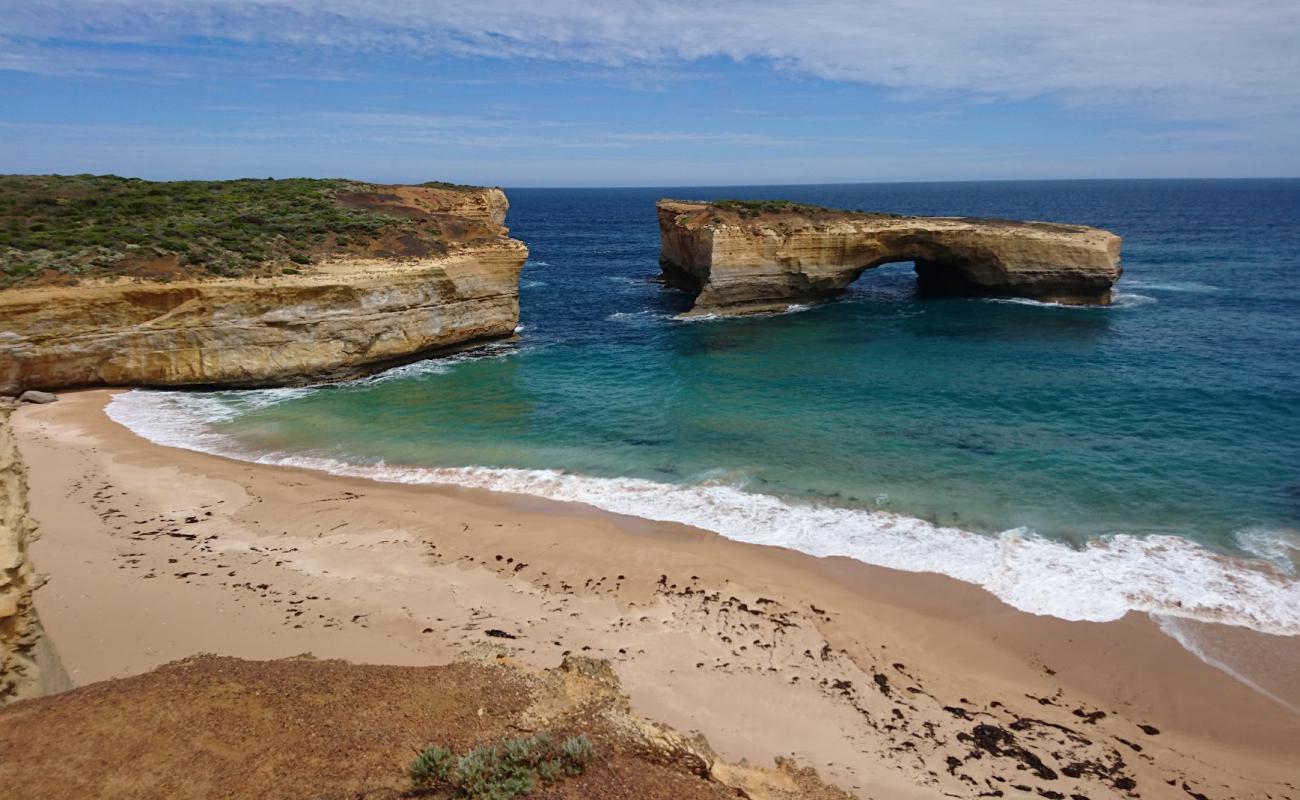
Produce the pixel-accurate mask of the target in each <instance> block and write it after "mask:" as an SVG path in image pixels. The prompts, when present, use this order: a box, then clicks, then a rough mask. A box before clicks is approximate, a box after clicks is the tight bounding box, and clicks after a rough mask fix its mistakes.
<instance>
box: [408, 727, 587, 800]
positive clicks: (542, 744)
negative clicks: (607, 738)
mask: <svg viewBox="0 0 1300 800" xmlns="http://www.w3.org/2000/svg"><path fill="white" fill-rule="evenodd" d="M594 754H595V748H594V747H593V746H592V743H591V740H590V739H588V738H587V736H586V734H581V735H579V736H572V737H569V738H567V739H565V740H564V741H563V742H561V743H559V744H557V743H556V742H555V740H554V739H552V738H551V736H550V734H548V733H545V732H543V733H539V734H536V735H534V736H522V737H519V738H516V739H510V740H508V741H506V742H502V743H501V744H490V745H479V746H478V747H475V748H474V749H473V750H470V751H469V752H468V753H466V754H465V755H463V756H461V757H460V758H456V756H455V755H454V754H453V753H452V752H451V751H450V750H448V749H447V748H445V747H441V746H438V745H433V746H431V747H429V748H427V749H425V750H423V751H421V752H420V753H419V754H418V755H417V756H416V758H415V760H414V761H412V762H411V766H410V768H409V769H408V774H409V775H410V778H411V785H412V786H413V787H414V788H415V789H446V790H450V791H451V792H452V793H453V794H454V796H456V797H464V798H470V800H511V798H514V797H520V796H522V795H526V794H529V793H530V792H532V791H533V789H534V788H535V787H536V786H537V785H538V784H539V783H541V784H551V783H555V782H556V781H559V780H560V779H562V778H563V777H565V776H569V777H576V776H578V775H581V774H582V773H583V772H584V771H585V770H586V768H587V764H588V763H589V762H590V761H591V759H592V757H593V755H594Z"/></svg>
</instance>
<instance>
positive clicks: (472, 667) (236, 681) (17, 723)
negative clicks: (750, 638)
mask: <svg viewBox="0 0 1300 800" xmlns="http://www.w3.org/2000/svg"><path fill="white" fill-rule="evenodd" d="M538 731H548V732H550V733H552V734H553V735H556V736H569V735H573V734H578V733H585V734H586V735H587V736H588V737H590V739H591V740H592V741H593V743H594V751H595V755H594V758H593V761H592V762H591V764H590V765H589V766H588V768H587V770H586V771H585V773H583V774H582V775H581V776H578V777H574V778H568V779H564V780H561V781H560V782H558V783H556V784H553V785H551V786H549V787H544V788H539V789H538V790H536V791H534V792H533V793H532V794H531V795H529V796H530V797H534V798H664V800H667V799H668V798H675V799H680V800H691V799H692V798H701V799H703V798H728V797H736V796H737V795H738V794H740V795H741V796H748V797H753V798H771V800H783V799H785V798H809V799H810V800H813V799H816V800H822V799H823V798H824V799H825V800H832V799H835V800H838V799H839V798H846V797H848V796H847V795H845V794H843V793H842V792H840V791H838V790H836V789H832V788H828V787H826V786H825V785H824V784H822V783H821V781H820V780H819V779H817V778H816V776H815V774H814V773H812V772H811V770H808V771H802V772H801V771H799V770H797V769H795V768H794V767H793V765H792V764H789V763H786V762H783V763H781V764H779V765H778V767H777V769H775V770H759V769H752V768H748V767H737V766H733V765H728V764H724V763H721V762H719V761H718V760H717V759H716V757H714V756H713V754H712V751H711V750H709V748H708V745H707V744H706V743H705V742H704V741H703V740H702V739H699V738H694V737H683V736H681V735H679V734H677V733H675V732H673V731H671V730H668V729H665V728H661V727H656V726H653V725H651V724H649V723H647V722H645V721H644V720H641V719H640V718H638V717H636V716H634V715H633V714H631V712H630V709H629V706H628V703H627V700H626V698H625V696H624V695H623V694H622V692H621V690H620V688H619V686H618V680H617V678H616V677H615V676H614V673H613V672H612V670H611V669H610V667H609V665H608V663H607V662H602V661H593V660H589V659H580V658H574V659H566V660H565V662H564V664H563V665H561V666H560V667H559V668H557V669H553V670H548V671H546V672H542V673H530V672H526V671H523V670H520V669H517V668H515V667H513V666H511V665H510V664H508V663H507V662H506V661H505V660H504V659H503V658H500V657H493V656H492V655H490V654H484V655H482V656H481V657H480V658H478V659H476V660H466V661H463V662H461V663H456V664H451V665H447V666H436V667H395V666H370V665H354V664H349V663H346V662H343V661H317V660H314V659H311V658H302V659H290V660H282V661H262V662H258V661H243V660H240V659H235V658H224V657H215V656H196V657H195V658H192V659H187V660H185V661H181V662H177V663H174V664H169V665H167V666H164V667H161V668H159V669H157V670H155V671H153V672H150V673H147V674H144V675H139V676H135V677H131V678H125V679H121V680H112V681H104V682H100V683H95V684H91V685H89V686H85V687H82V688H80V689H77V690H75V691H71V692H67V693H64V694H60V695H54V696H49V697H45V698H40V699H36V700H28V701H23V702H20V703H17V704H15V705H13V706H10V707H8V708H5V709H4V710H2V711H0V796H2V797H4V798H6V800H7V799H8V798H92V797H93V798H104V799H105V800H111V798H132V799H133V800H148V798H168V799H169V800H183V799H184V798H216V797H228V798H242V797H256V798H263V797H277V798H392V797H402V796H424V797H445V796H448V794H447V793H446V792H442V793H437V792H433V793H428V794H410V793H409V792H408V790H409V787H410V782H409V780H408V779H407V777H406V774H405V770H406V767H407V765H408V764H409V763H410V762H411V759H412V757H413V755H414V753H415V751H417V750H419V749H421V748H423V747H426V746H428V745H429V744H431V743H435V742H436V743H438V744H441V745H444V746H446V747H449V748H450V749H452V750H453V751H455V752H457V753H464V752H466V751H468V750H469V749H470V748H472V747H474V746H476V745H479V744H485V743H495V742H501V741H504V740H507V739H511V738H514V737H518V736H521V735H525V734H532V733H535V732H538Z"/></svg>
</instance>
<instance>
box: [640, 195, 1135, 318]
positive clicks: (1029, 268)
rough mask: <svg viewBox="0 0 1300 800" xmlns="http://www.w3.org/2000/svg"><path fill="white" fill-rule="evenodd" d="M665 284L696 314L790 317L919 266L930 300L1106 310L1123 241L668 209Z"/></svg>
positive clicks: (725, 205)
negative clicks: (687, 297)
mask: <svg viewBox="0 0 1300 800" xmlns="http://www.w3.org/2000/svg"><path fill="white" fill-rule="evenodd" d="M658 211H659V233H660V239H661V248H662V249H661V251H660V257H659V263H660V266H661V268H662V270H663V278H664V281H665V282H666V283H669V284H671V285H675V286H678V287H680V288H683V289H685V290H687V291H690V292H693V293H695V294H696V295H697V296H696V300H695V305H694V307H693V308H692V309H691V310H690V312H688V314H692V315H699V314H713V313H719V314H745V313H755V312H764V311H780V310H784V309H786V308H788V307H789V306H790V305H792V304H796V303H807V302H818V301H822V300H826V299H830V298H832V297H834V296H835V295H837V294H838V293H840V292H841V291H843V290H844V289H845V288H846V287H847V286H848V285H849V284H851V283H853V281H855V280H857V279H858V276H860V275H861V274H862V273H863V272H864V271H865V270H868V269H871V268H873V267H878V266H880V265H881V264H887V263H891V262H899V261H912V262H915V264H916V274H917V282H918V287H919V289H920V290H921V291H922V292H923V293H927V294H943V295H953V294H955V295H975V296H993V297H1025V298H1032V299H1034V300H1041V301H1046V302H1056V303H1066V304H1071V305H1106V304H1108V303H1109V302H1110V296H1111V287H1112V286H1113V285H1114V283H1115V281H1117V280H1118V279H1119V277H1120V274H1121V270H1120V266H1119V253H1120V237H1118V236H1116V235H1115V234H1113V233H1110V232H1109V231H1104V230H1100V229H1098V228H1090V227H1087V226H1083V225H1060V224H1054V223H1046V222H1015V221H1010V220H987V219H968V218H964V217H905V216H898V215H892V214H868V213H863V212H850V211H833V210H829V209H823V208H817V207H814V206H803V205H797V204H794V203H783V202H754V203H748V202H738V201H723V202H719V203H714V204H710V203H694V202H681V201H675V200H661V201H660V202H659V204H658Z"/></svg>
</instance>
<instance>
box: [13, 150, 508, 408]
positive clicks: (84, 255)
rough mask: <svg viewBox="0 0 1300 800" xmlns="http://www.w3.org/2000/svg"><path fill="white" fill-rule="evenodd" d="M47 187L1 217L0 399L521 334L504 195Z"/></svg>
mask: <svg viewBox="0 0 1300 800" xmlns="http://www.w3.org/2000/svg"><path fill="white" fill-rule="evenodd" d="M18 177H19V176H14V177H11V178H9V179H8V180H10V181H13V180H15V179H17V178H18ZM23 180H26V181H29V182H31V181H37V180H46V181H48V180H49V179H38V178H30V179H28V178H24V179H23ZM54 180H55V181H56V182H55V183H53V184H49V183H48V182H47V183H44V184H40V185H36V186H34V187H33V186H28V185H27V184H20V188H22V190H23V191H22V192H11V197H14V196H16V197H18V199H17V200H10V202H9V203H8V207H7V208H0V211H3V212H4V215H5V216H6V217H8V218H9V219H10V220H11V224H10V228H9V229H10V232H11V234H10V235H11V241H10V242H9V248H8V249H7V250H6V249H5V248H0V259H3V260H4V262H5V264H4V265H5V267H6V275H5V277H6V279H7V280H6V283H7V284H8V288H4V289H0V394H17V393H18V392H21V391H23V390H25V389H58V388H67V387H80V386H97V385H110V386H111V385H148V386H184V385H199V386H202V385H208V386H212V385H221V386H268V385H278V384H291V383H301V382H306V381H312V380H321V379H329V378H339V377H346V376H348V375H352V374H356V373H360V372H365V371H369V370H373V369H375V368H377V367H382V366H384V365H387V364H391V363H397V362H401V361H407V360H412V359H415V358H419V357H422V356H424V355H428V354H432V353H436V352H438V351H441V350H445V349H451V348H459V347H464V346H468V345H471V344H474V343H476V342H481V341H485V340H489V339H493V338H500V337H506V336H511V335H513V333H514V330H515V327H516V325H517V324H518V320H519V291H518V283H519V281H518V279H519V271H520V268H521V267H522V266H523V263H524V260H525V258H526V257H527V254H528V251H527V248H526V247H525V246H524V245H523V243H521V242H518V241H515V240H514V239H510V238H508V236H507V233H508V232H507V230H506V228H505V227H504V222H505V214H506V209H507V202H506V197H505V194H504V193H502V191H501V190H500V189H480V188H476V187H459V186H448V185H445V184H426V185H421V186H378V185H372V184H356V183H353V182H348V181H227V182H186V183H183V184H149V183H146V182H143V181H136V182H131V181H126V182H125V188H123V184H122V183H120V182H122V181H124V179H120V178H81V177H77V178H58V179H54ZM78 181H81V183H78ZM86 181H89V183H88V184H87V183H86ZM105 181H110V182H109V183H104V182H105ZM42 192H43V193H44V195H42V194H41V193H42ZM48 195H52V196H53V197H52V200H51V201H50V202H47V203H44V204H41V203H36V202H32V201H29V199H30V198H31V197H32V196H36V197H37V199H41V197H44V196H48ZM87 195H89V197H87ZM160 195H161V196H162V197H163V199H164V201H166V202H162V203H159V204H156V205H150V204H149V202H148V201H150V200H154V199H156V198H157V197H159V196H160ZM2 199H5V198H3V197H0V200H2ZM91 200H94V201H96V202H94V203H90V202H89V201H91ZM24 203H25V204H24ZM80 203H85V204H86V209H85V210H84V211H80V212H78V214H79V216H76V217H73V218H67V217H66V215H65V216H58V215H57V214H56V213H55V212H47V211H44V209H56V210H58V209H66V208H69V207H72V208H74V209H76V208H79V206H78V205H77V204H80ZM114 203H116V204H117V205H119V206H122V207H124V208H126V209H127V210H128V211H129V212H132V213H126V214H122V215H118V216H112V215H106V212H105V211H104V209H105V207H106V206H111V205H112V204H114ZM223 214H224V215H225V216H222V215H223ZM34 220H35V222H33V221H34ZM141 220H143V221H141ZM176 220H180V224H177V223H176ZM24 225H26V226H27V229H36V230H37V233H34V234H27V235H26V238H22V237H18V238H17V239H16V240H14V237H13V234H12V231H13V230H15V229H17V230H23V227H22V226H24ZM151 225H152V227H151ZM101 229H102V230H101ZM51 230H54V231H55V232H56V234H57V235H51V234H50V231H51ZM102 231H107V232H106V233H105V232H102ZM88 232H89V233H88ZM92 233H93V234H94V235H93V236H92V235H91V234H92ZM41 237H44V238H41ZM186 237H188V239H187V238H186ZM141 241H143V242H144V244H143V245H142V244H138V242H141ZM15 244H17V246H15ZM3 285H4V284H0V286H3Z"/></svg>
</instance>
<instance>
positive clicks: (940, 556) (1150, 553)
mask: <svg viewBox="0 0 1300 800" xmlns="http://www.w3.org/2000/svg"><path fill="white" fill-rule="evenodd" d="M479 357H481V356H479ZM443 364H446V362H445V361H440V362H436V363H435V364H434V365H431V366H427V367H424V369H430V370H436V369H438V368H439V365H443ZM411 366H412V367H415V366H417V365H411ZM443 368H446V367H443ZM398 369H406V368H398ZM387 375H388V376H389V377H392V376H393V371H390V372H389V373H387ZM376 379H384V378H383V376H377V377H376V378H371V379H367V380H376ZM306 391H312V390H311V389H274V390H260V391H253V392H238V393H235V392H222V393H214V394H193V393H177V392H158V391H144V390H134V391H131V392H127V393H123V394H119V395H116V396H115V397H114V398H113V400H112V402H111V403H110V404H109V406H108V409H107V413H108V415H109V417H111V418H112V419H113V420H115V421H117V422H118V423H120V424H122V425H124V426H126V427H127V428H129V429H131V430H132V431H134V432H136V433H137V434H139V435H141V436H143V437H144V438H146V439H149V440H150V441H153V442H156V443H158V444H162V445H167V446H172V447H182V448H186V449H191V450H199V451H203V452H209V453H216V454H220V455H225V456H230V457H235V458H241V459H244V460H249V461H256V462H258V463H264V464H276V465H285V466H295V467H303V468H308V469H314V470H320V471H324V472H329V473H332V474H336V475H347V476H354V477H361V478H368V479H371V480H378V481H386V482H393V483H407V484H429V483H436V484H451V485H457V486H466V487H474V488H482V489H491V490H495V491H504V492H515V493H521V494H529V495H536V496H540V497H546V498H550V499H554V500H561V501H568V502H578V503H585V504H588V505H591V506H594V507H596V508H600V509H603V510H605V511H610V512H614V513H619V514H627V515H632V516H637V517H642V518H645V519H653V520H661V521H667V522H678V523H684V524H687V525H693V526H696V527H699V528H704V529H708V530H712V531H715V532H717V533H719V534H721V535H723V536H726V537H727V538H730V539H734V540H737V541H743V542H750V543H754V544H763V545H771V546H778V547H786V548H790V549H794V550H798V551H801V552H804V553H808V554H810V555H814V556H847V557H850V558H854V559H857V560H859V561H863V562H866V563H869V564H875V565H879V566H884V567H892V568H895V569H900V570H907V571H911V572H934V573H939V574H942V575H948V576H950V577H953V578H956V579H958V580H962V581H966V582H968V583H973V584H976V585H978V586H982V587H984V588H985V589H987V590H988V591H990V592H992V593H993V594H994V595H996V596H997V597H999V598H1001V599H1002V600H1003V601H1004V602H1006V603H1008V604H1010V605H1012V606H1014V607H1015V608H1018V609H1020V610H1022V611H1027V612H1030V613H1034V614H1046V615H1051V616H1055V617H1060V618H1062V619H1069V620H1092V621H1107V620H1114V619H1118V618H1119V617H1121V616H1123V615H1124V614H1125V613H1127V612H1128V611H1142V612H1148V613H1152V614H1160V615H1164V616H1166V617H1170V618H1185V619H1191V620H1198V621H1204V622H1218V623H1224V624H1229V625H1238V626H1244V627H1249V628H1252V629H1255V630H1258V631H1262V632H1265V633H1274V634H1284V635H1292V634H1300V581H1297V580H1296V579H1295V578H1294V577H1293V576H1290V575H1287V574H1285V573H1284V572H1283V571H1281V570H1279V569H1275V568H1273V567H1272V566H1271V565H1269V564H1268V563H1265V562H1261V563H1259V564H1258V566H1256V565H1255V564H1252V563H1249V562H1247V561H1246V560H1244V559H1234V558H1228V557H1225V556H1221V555H1218V554H1215V553H1213V552H1211V551H1209V550H1207V549H1205V548H1203V547H1201V546H1199V545H1197V544H1195V543H1193V542H1191V541H1189V540H1186V539H1182V538H1179V537H1175V536H1163V535H1161V536H1144V537H1139V536H1131V535H1125V534H1116V535H1113V536H1108V537H1104V538H1101V539H1097V540H1094V541H1092V542H1090V543H1089V544H1088V545H1087V546H1086V547H1083V548H1080V549H1076V548H1073V547H1071V546H1069V545H1067V544H1065V543H1062V542H1057V541H1053V540H1049V539H1046V538H1044V537H1041V536H1038V535H1036V534H1035V533H1033V532H1032V531H1028V530H1024V529H1015V530H1008V531H1004V532H1003V533H1001V534H999V535H996V536H989V535H984V534H978V533H972V532H969V531H965V530H961V529H958V528H952V527H942V526H937V525H933V524H931V523H928V522H925V521H923V520H920V519H915V518H912V517H907V516H904V515H900V514H895V513H892V512H889V511H883V510H874V509H872V510H868V509H852V508H842V507H835V506H828V505H816V504H809V503H803V502H793V501H788V500H785V499H782V498H779V497H775V496H772V495H766V494H759V493H755V492H748V491H745V490H743V489H741V488H738V487H737V486H735V485H732V484H729V483H726V482H722V481H716V480H715V481H708V482H704V483H699V484H695V485H681V486H679V485H671V484H663V483H657V482H653V481H648V480H642V479H635V478H597V477H590V476H584V475H576V474H571V473H563V472H558V471H554V470H522V469H493V468H486V467H459V468H421V467H402V466H390V465H386V464H383V463H378V464H369V465H366V464H349V463H345V462H342V461H338V460H335V459H332V458H322V457H316V456H310V455H301V454H290V453H252V452H248V451H246V450H244V449H243V448H241V446H240V445H239V443H238V442H236V441H235V440H234V439H232V438H230V437H227V436H224V435H222V434H220V433H217V432H214V431H213V430H212V428H211V424H212V423H220V422H223V421H227V420H229V419H232V418H233V417H234V416H237V415H238V413H241V409H242V408H248V406H246V405H242V404H244V403H248V402H251V403H263V404H272V403H276V402H283V400H286V399H290V398H292V397H294V396H300V395H299V394H296V393H301V392H306ZM1248 538H1249V537H1248ZM1257 538H1258V537H1257ZM1252 541H1253V540H1252Z"/></svg>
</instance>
